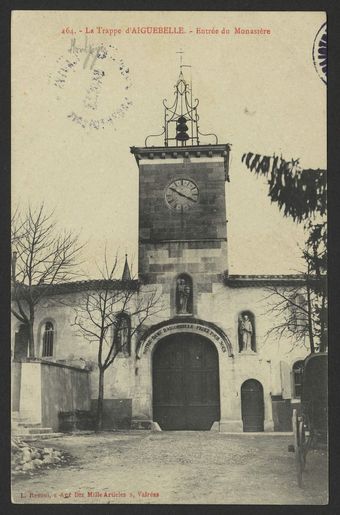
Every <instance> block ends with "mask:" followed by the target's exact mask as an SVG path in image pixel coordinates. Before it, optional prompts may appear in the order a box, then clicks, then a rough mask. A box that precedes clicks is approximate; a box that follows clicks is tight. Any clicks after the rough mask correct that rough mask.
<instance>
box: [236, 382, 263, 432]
mask: <svg viewBox="0 0 340 515" xmlns="http://www.w3.org/2000/svg"><path fill="white" fill-rule="evenodd" d="M241 406H242V420H243V431H244V432H257V431H264V401H263V388H262V384H261V383H260V382H259V381H257V380H256V379H248V380H247V381H245V382H244V383H243V385H242V386H241Z"/></svg>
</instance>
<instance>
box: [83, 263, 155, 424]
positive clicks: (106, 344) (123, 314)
mask: <svg viewBox="0 0 340 515" xmlns="http://www.w3.org/2000/svg"><path fill="white" fill-rule="evenodd" d="M116 269H117V256H116V257H115V259H114V262H113V264H112V265H111V266H109V265H108V262H107V258H106V256H105V260H104V269H103V270H102V279H101V280H100V281H96V289H91V290H88V291H85V292H83V293H82V294H81V297H80V299H77V303H76V305H75V306H74V310H75V312H76V315H75V320H74V324H73V325H75V326H76V327H77V328H78V333H79V334H80V335H82V336H83V337H84V338H85V339H86V340H87V341H88V342H90V343H92V344H94V345H96V346H97V365H98V371H99V384H98V401H97V418H96V426H97V430H98V431H100V430H102V428H103V400H104V375H105V371H106V370H107V369H108V368H109V367H110V366H111V365H112V364H113V362H114V361H115V359H116V358H117V356H118V354H119V353H120V352H123V353H126V354H130V352H131V350H130V346H131V340H132V338H133V336H134V335H135V334H136V333H138V332H139V331H141V329H142V327H143V326H144V324H145V323H146V321H147V320H148V319H149V318H150V317H152V316H155V315H157V314H158V313H159V312H161V311H162V309H163V307H162V303H161V299H160V295H158V294H157V291H156V290H154V289H149V290H146V289H145V287H144V290H143V292H141V291H140V283H139V281H138V280H133V279H129V280H117V279H114V276H115V272H116Z"/></svg>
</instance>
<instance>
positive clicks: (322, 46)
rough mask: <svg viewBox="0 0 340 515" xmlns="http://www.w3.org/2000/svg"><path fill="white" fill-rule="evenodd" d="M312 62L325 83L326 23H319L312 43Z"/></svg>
mask: <svg viewBox="0 0 340 515" xmlns="http://www.w3.org/2000/svg"><path fill="white" fill-rule="evenodd" d="M313 62H314V66H315V69H316V71H317V73H318V75H319V77H320V79H321V80H322V81H323V82H324V83H325V84H327V23H326V22H325V23H324V24H323V25H321V27H320V29H319V30H318V32H317V34H316V36H315V39H314V44H313Z"/></svg>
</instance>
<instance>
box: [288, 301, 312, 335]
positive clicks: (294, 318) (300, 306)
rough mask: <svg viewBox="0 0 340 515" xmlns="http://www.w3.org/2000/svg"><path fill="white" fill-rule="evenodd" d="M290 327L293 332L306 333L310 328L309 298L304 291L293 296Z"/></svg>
mask: <svg viewBox="0 0 340 515" xmlns="http://www.w3.org/2000/svg"><path fill="white" fill-rule="evenodd" d="M288 324H289V329H290V330H291V331H292V332H293V333H300V334H305V333H307V329H308V306H307V300H306V298H305V297H304V295H302V293H297V294H295V295H293V296H292V297H291V302H290V316H289V320H288Z"/></svg>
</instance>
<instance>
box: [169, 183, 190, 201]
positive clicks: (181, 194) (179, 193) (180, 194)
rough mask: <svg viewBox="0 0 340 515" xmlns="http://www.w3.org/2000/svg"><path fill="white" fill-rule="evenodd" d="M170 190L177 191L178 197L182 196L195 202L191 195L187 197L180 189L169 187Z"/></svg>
mask: <svg viewBox="0 0 340 515" xmlns="http://www.w3.org/2000/svg"><path fill="white" fill-rule="evenodd" d="M170 190H171V191H174V192H175V193H177V195H179V196H180V197H184V198H187V199H188V200H191V202H195V200H194V199H193V198H192V197H188V196H187V195H184V193H181V192H180V191H177V190H175V188H171V187H170Z"/></svg>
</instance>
